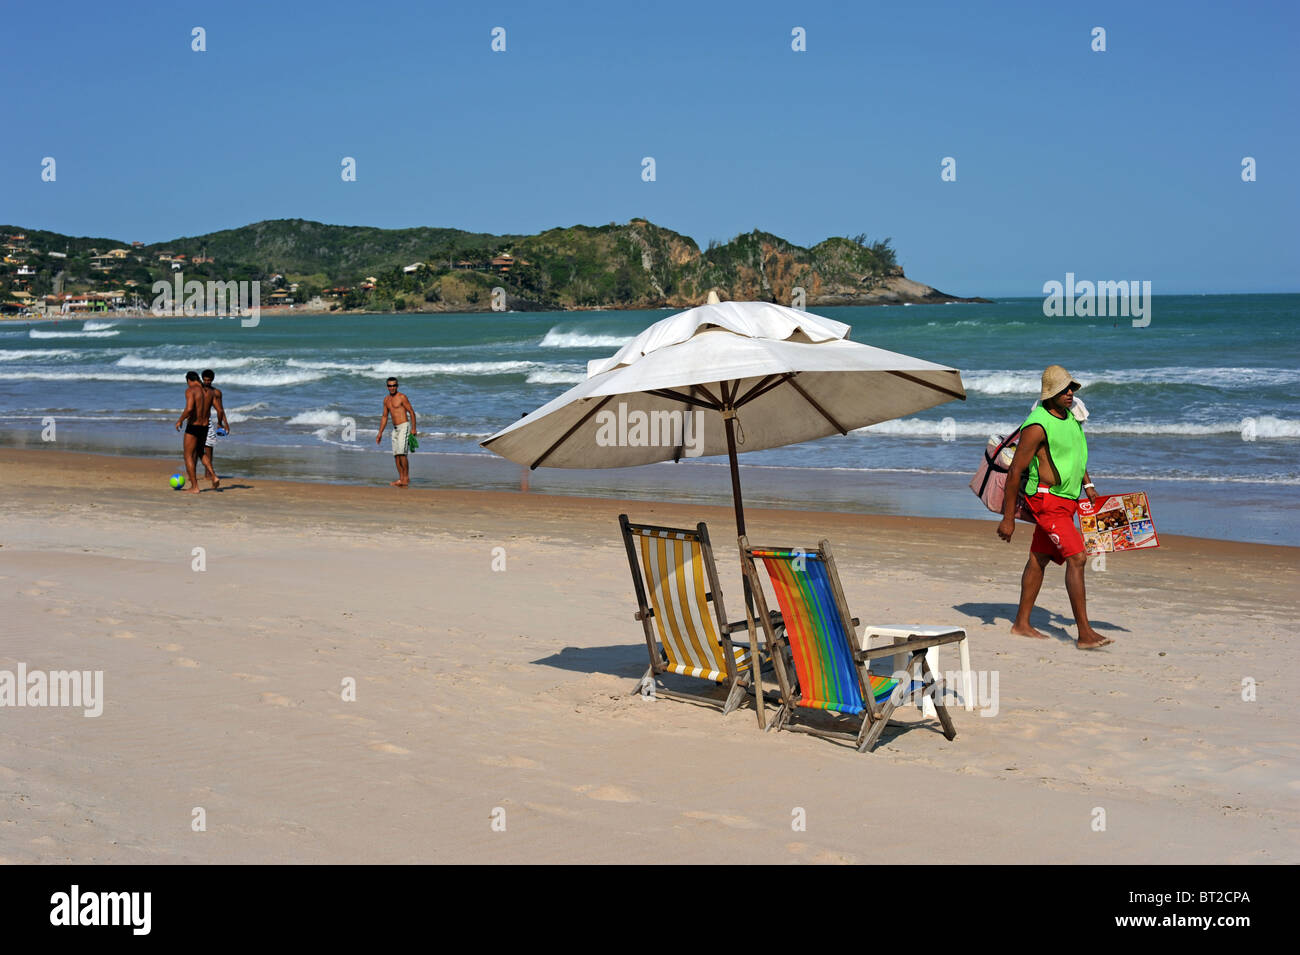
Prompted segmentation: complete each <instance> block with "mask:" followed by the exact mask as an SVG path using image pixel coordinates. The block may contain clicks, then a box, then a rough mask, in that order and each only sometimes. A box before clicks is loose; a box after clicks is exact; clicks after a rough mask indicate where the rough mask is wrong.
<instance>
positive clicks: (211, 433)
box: [206, 421, 217, 448]
mask: <svg viewBox="0 0 1300 955" xmlns="http://www.w3.org/2000/svg"><path fill="white" fill-rule="evenodd" d="M216 444H217V423H216V422H215V421H214V422H212V423H211V424H209V425H208V440H207V444H206V446H207V447H209V448H212V447H216Z"/></svg>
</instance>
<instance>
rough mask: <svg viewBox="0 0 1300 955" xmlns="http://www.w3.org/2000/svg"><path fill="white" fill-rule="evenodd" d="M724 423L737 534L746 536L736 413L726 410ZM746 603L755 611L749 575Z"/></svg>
mask: <svg viewBox="0 0 1300 955" xmlns="http://www.w3.org/2000/svg"><path fill="white" fill-rule="evenodd" d="M722 420H723V424H724V425H725V426H726V429H727V458H728V460H729V461H730V463H731V501H732V503H733V504H734V505H735V506H736V536H737V537H744V536H745V504H744V502H743V501H742V500H741V499H740V466H739V465H738V464H736V413H735V411H730V412H727V411H724V412H723V413H722ZM744 585H745V604H746V606H748V607H749V610H750V613H751V614H752V613H753V612H754V593H753V591H752V590H751V588H750V585H749V577H748V576H746V577H745V579H744Z"/></svg>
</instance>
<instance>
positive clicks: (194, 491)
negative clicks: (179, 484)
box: [181, 487, 199, 494]
mask: <svg viewBox="0 0 1300 955" xmlns="http://www.w3.org/2000/svg"><path fill="white" fill-rule="evenodd" d="M181 493H182V494H198V493H199V489H198V488H197V487H187V488H186V489H185V490H183V491H181Z"/></svg>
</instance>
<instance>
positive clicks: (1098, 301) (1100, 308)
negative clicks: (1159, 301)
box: [1043, 272, 1151, 328]
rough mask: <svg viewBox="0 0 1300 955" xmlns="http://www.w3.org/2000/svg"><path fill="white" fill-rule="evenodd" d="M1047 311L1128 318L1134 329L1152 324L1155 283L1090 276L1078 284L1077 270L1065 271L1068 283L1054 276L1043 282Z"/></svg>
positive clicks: (1057, 315)
mask: <svg viewBox="0 0 1300 955" xmlns="http://www.w3.org/2000/svg"><path fill="white" fill-rule="evenodd" d="M1043 295H1045V296H1046V298H1044V299H1043V314H1044V315H1046V316H1047V317H1048V318H1060V317H1061V316H1066V317H1069V318H1074V317H1076V316H1077V317H1079V318H1109V317H1120V316H1123V317H1124V318H1128V317H1130V316H1132V318H1133V327H1134V328H1146V327H1147V326H1148V325H1150V324H1151V282H1150V281H1143V282H1139V281H1137V280H1136V279H1134V280H1133V281H1132V282H1129V281H1128V280H1126V279H1121V280H1120V281H1118V282H1097V283H1095V284H1094V283H1092V282H1089V281H1088V280H1087V279H1084V280H1083V281H1082V282H1079V283H1077V284H1076V283H1075V281H1074V273H1073V272H1066V273H1065V284H1064V285H1062V284H1061V283H1060V282H1058V281H1056V280H1055V279H1052V280H1051V281H1049V282H1044V283H1043Z"/></svg>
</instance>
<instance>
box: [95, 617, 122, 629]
mask: <svg viewBox="0 0 1300 955" xmlns="http://www.w3.org/2000/svg"><path fill="white" fill-rule="evenodd" d="M125 622H126V621H125V620H119V619H118V618H117V617H96V618H95V623H102V624H104V626H106V627H118V626H121V625H122V624H124V623H125Z"/></svg>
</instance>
